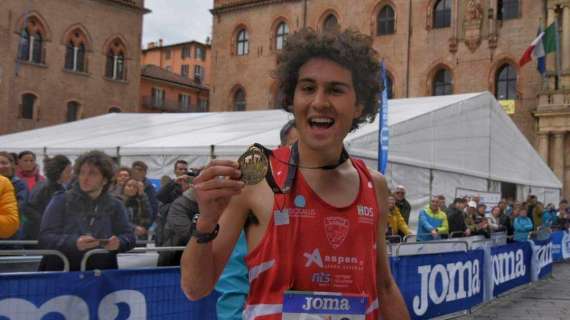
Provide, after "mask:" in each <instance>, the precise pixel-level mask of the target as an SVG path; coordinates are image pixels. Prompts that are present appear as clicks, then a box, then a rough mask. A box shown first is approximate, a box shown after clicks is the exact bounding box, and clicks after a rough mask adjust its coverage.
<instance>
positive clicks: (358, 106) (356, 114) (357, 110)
mask: <svg viewBox="0 0 570 320" xmlns="http://www.w3.org/2000/svg"><path fill="white" fill-rule="evenodd" d="M362 112H364V107H363V106H362V105H361V104H360V103H357V104H356V108H354V115H353V119H358V118H360V116H361V115H362Z"/></svg>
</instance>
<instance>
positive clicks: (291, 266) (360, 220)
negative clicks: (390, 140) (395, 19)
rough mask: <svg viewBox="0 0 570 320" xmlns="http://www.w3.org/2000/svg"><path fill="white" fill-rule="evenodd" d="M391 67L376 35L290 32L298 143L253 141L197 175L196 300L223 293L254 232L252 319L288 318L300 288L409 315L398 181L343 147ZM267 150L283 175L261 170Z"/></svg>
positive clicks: (284, 60) (186, 260) (184, 266)
mask: <svg viewBox="0 0 570 320" xmlns="http://www.w3.org/2000/svg"><path fill="white" fill-rule="evenodd" d="M379 71H380V64H379V60H378V58H377V56H376V52H375V51H374V49H373V48H372V39H371V38H370V37H368V36H366V35H363V34H360V33H358V32H356V31H351V30H347V31H344V32H340V31H338V30H333V31H327V32H324V33H317V32H315V31H312V30H309V29H303V30H300V31H299V32H297V33H295V34H294V35H290V37H289V38H288V39H287V45H286V47H285V48H284V49H283V50H282V51H281V52H280V55H279V57H278V66H277V70H276V72H275V75H276V78H277V79H278V81H279V83H280V94H281V96H282V97H283V100H282V101H281V105H282V107H284V108H285V109H286V110H287V111H289V112H292V113H293V115H294V118H295V127H296V128H297V131H298V134H299V137H298V140H297V142H296V143H295V144H293V145H292V146H291V147H288V146H285V147H281V148H279V149H276V150H273V151H272V152H269V150H266V151H255V150H252V149H250V150H249V151H248V153H246V154H245V155H244V156H242V158H243V157H245V158H246V159H245V160H243V161H240V163H241V166H240V165H239V164H238V163H237V162H235V161H230V160H221V159H218V160H212V161H211V162H210V163H209V164H208V165H207V166H206V167H205V168H204V169H203V170H202V171H201V173H200V175H199V176H198V177H197V178H195V179H194V181H193V188H194V191H195V192H194V193H195V198H196V200H197V202H198V206H199V214H198V215H196V216H195V218H194V221H193V223H192V226H191V238H190V241H189V242H188V244H187V246H186V249H185V251H184V253H183V256H182V259H181V278H182V279H181V286H182V290H183V291H184V293H185V294H186V295H187V296H188V298H189V299H192V300H196V299H200V298H202V297H204V296H206V295H207V294H209V293H210V292H211V291H212V290H213V288H214V285H215V284H216V282H217V279H218V278H219V276H220V274H221V273H222V270H223V269H224V266H225V265H226V263H227V261H228V258H229V256H230V254H231V252H232V250H233V248H234V246H235V244H236V242H237V240H238V238H239V236H240V233H241V231H242V230H245V233H246V239H247V242H248V248H249V251H248V255H247V256H246V257H245V261H246V264H247V266H248V269H249V281H250V291H249V296H248V299H247V303H246V306H245V309H244V318H245V319H256V320H276V319H282V316H283V313H284V312H285V311H284V310H285V309H286V307H287V306H288V305H289V304H288V303H294V302H293V300H294V299H290V298H289V297H290V294H291V293H290V291H295V292H299V291H301V292H303V294H307V295H310V294H314V292H329V293H341V294H343V296H348V295H353V294H356V295H359V296H362V297H363V298H366V299H363V300H365V301H367V302H366V304H365V306H364V308H363V309H364V312H363V314H365V317H366V319H367V320H372V319H378V318H380V317H381V318H382V319H384V320H391V319H398V320H400V319H408V318H409V314H408V311H407V309H406V305H405V302H404V299H403V298H402V295H401V293H400V291H399V289H398V287H397V285H396V283H395V281H394V279H393V278H392V274H391V272H390V268H389V264H388V259H387V256H386V242H385V239H384V235H385V230H386V223H387V218H388V205H387V198H388V194H389V190H388V187H387V184H386V179H385V178H384V177H383V176H382V175H381V174H380V173H378V172H377V171H374V170H371V169H368V168H367V167H366V165H364V162H363V161H361V160H357V159H353V158H351V157H350V156H348V154H347V152H346V150H345V149H344V146H343V139H344V138H345V137H346V135H347V134H348V133H349V132H350V131H353V130H355V129H357V128H358V127H359V125H360V124H362V123H364V122H366V121H372V120H373V119H374V118H375V116H376V112H377V103H378V102H377V99H378V93H379V92H380V91H381V90H380V89H381V85H380V82H379V78H380V77H379ZM253 142H254V141H252V143H253ZM259 149H262V148H259ZM259 149H258V150H259ZM248 154H249V155H248ZM260 154H265V155H266V156H267V157H268V158H269V159H268V161H269V162H270V164H271V170H272V172H271V173H272V176H273V177H274V179H267V178H266V179H262V178H263V177H264V175H263V173H262V172H261V171H260V172H258V174H253V172H252V171H254V170H257V169H259V168H260V167H263V163H264V161H265V160H262V159H263V157H262V156H261V155H260ZM244 173H251V175H249V174H248V175H245V176H242V174H244ZM260 177H261V178H260ZM268 177H269V176H268ZM289 177H291V178H289ZM240 179H243V180H240ZM273 180H276V181H273ZM269 181H271V182H269ZM246 182H247V183H248V184H247V186H246V185H245V183H246ZM278 189H281V190H280V191H279V190H278ZM288 292H289V294H288ZM310 299H312V298H309V300H310ZM319 299H322V298H319ZM304 307H307V308H309V309H310V308H311V306H304ZM314 308H317V306H314Z"/></svg>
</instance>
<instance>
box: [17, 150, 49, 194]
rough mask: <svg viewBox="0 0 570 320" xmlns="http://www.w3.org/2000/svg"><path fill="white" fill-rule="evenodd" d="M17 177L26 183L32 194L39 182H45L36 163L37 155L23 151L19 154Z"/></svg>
mask: <svg viewBox="0 0 570 320" xmlns="http://www.w3.org/2000/svg"><path fill="white" fill-rule="evenodd" d="M16 175H17V176H18V178H20V179H22V180H24V181H25V182H26V185H27V186H28V190H29V191H30V192H31V191H32V190H33V189H34V187H35V186H36V184H37V183H38V182H40V181H45V178H44V176H42V175H41V174H40V170H39V168H38V165H37V163H36V154H35V153H33V152H31V151H22V152H20V153H19V154H18V167H17V169H16Z"/></svg>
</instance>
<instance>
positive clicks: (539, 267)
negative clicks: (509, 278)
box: [531, 239, 552, 281]
mask: <svg viewBox="0 0 570 320" xmlns="http://www.w3.org/2000/svg"><path fill="white" fill-rule="evenodd" d="M531 243H532V250H533V263H532V265H533V267H534V272H533V274H531V278H532V281H536V280H538V279H542V278H544V277H546V276H547V275H549V274H550V273H552V242H551V241H550V239H548V240H533V241H531Z"/></svg>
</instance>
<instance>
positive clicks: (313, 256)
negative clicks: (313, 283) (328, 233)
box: [303, 249, 324, 268]
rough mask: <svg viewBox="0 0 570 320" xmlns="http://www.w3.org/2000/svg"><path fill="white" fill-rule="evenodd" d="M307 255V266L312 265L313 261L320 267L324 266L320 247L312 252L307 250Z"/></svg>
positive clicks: (305, 254)
mask: <svg viewBox="0 0 570 320" xmlns="http://www.w3.org/2000/svg"><path fill="white" fill-rule="evenodd" d="M303 255H304V256H305V258H307V262H306V263H305V267H307V268H308V267H310V266H311V265H312V264H313V263H314V264H316V265H317V266H319V267H321V268H322V267H323V266H324V264H323V259H322V258H321V253H320V251H319V249H315V250H313V252H312V253H308V252H305V253H304V254H303Z"/></svg>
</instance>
